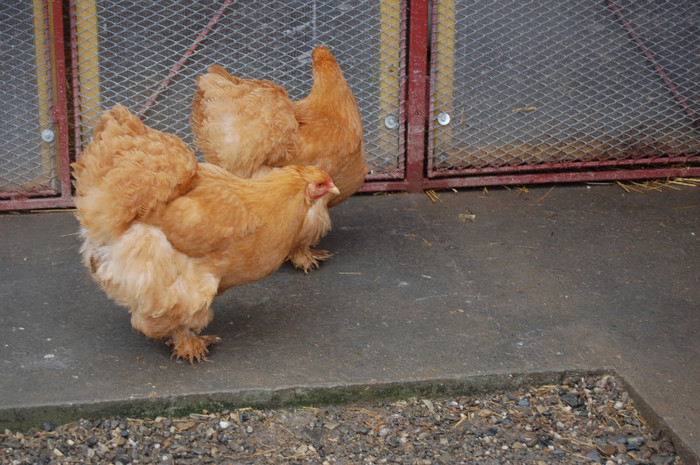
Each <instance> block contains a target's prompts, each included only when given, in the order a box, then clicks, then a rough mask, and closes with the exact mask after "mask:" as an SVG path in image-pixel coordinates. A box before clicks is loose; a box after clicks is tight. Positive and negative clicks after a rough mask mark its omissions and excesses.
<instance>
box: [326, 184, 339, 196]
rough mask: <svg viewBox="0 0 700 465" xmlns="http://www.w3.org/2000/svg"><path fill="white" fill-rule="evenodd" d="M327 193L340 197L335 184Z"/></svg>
mask: <svg viewBox="0 0 700 465" xmlns="http://www.w3.org/2000/svg"><path fill="white" fill-rule="evenodd" d="M328 192H329V193H331V194H335V195H340V189H338V186H336V185H335V184H334V185H333V187H332V188H331V190H329V191H328Z"/></svg>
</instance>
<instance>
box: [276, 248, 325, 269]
mask: <svg viewBox="0 0 700 465" xmlns="http://www.w3.org/2000/svg"><path fill="white" fill-rule="evenodd" d="M332 256H333V254H332V253H330V252H329V251H327V250H320V249H319V250H316V249H311V248H308V247H307V248H298V249H295V250H292V251H291V252H289V255H288V256H287V258H288V259H289V260H291V262H292V264H294V266H295V267H297V268H301V269H302V270H303V271H304V273H308V272H309V271H310V270H312V269H314V268H318V265H319V262H322V261H324V260H328V259H329V258H331V257H332Z"/></svg>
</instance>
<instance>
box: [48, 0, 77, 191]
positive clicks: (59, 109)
mask: <svg viewBox="0 0 700 465" xmlns="http://www.w3.org/2000/svg"><path fill="white" fill-rule="evenodd" d="M51 4H52V5H51V6H52V8H53V45H54V53H53V58H54V74H53V76H54V81H55V82H54V89H55V90H56V96H55V105H54V108H53V115H52V116H53V118H54V120H55V121H56V125H57V126H58V167H59V171H60V173H59V177H60V182H61V197H62V198H63V199H71V198H72V197H71V182H70V151H69V138H68V97H67V94H66V79H65V76H66V54H65V41H64V37H63V6H62V1H61V0H51Z"/></svg>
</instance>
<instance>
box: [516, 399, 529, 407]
mask: <svg viewBox="0 0 700 465" xmlns="http://www.w3.org/2000/svg"><path fill="white" fill-rule="evenodd" d="M518 405H519V406H521V407H529V406H530V401H529V400H527V399H520V400H519V401H518Z"/></svg>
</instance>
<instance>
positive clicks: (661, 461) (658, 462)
mask: <svg viewBox="0 0 700 465" xmlns="http://www.w3.org/2000/svg"><path fill="white" fill-rule="evenodd" d="M650 461H651V463H652V464H653V465H668V464H670V463H673V457H671V456H668V455H660V454H654V455H652V456H651V459H650Z"/></svg>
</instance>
